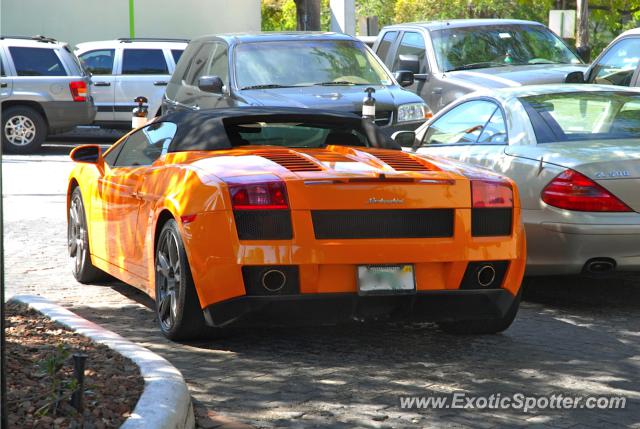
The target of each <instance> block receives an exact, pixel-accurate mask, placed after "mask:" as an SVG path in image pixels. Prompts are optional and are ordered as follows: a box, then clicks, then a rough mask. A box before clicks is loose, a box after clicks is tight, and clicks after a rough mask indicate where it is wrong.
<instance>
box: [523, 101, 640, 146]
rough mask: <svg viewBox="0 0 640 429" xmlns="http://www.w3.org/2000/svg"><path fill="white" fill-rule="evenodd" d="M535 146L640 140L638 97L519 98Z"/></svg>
mask: <svg viewBox="0 0 640 429" xmlns="http://www.w3.org/2000/svg"><path fill="white" fill-rule="evenodd" d="M520 101H521V102H522V103H523V105H524V106H525V109H526V110H527V113H528V115H529V118H530V119H531V123H532V125H533V128H534V131H535V133H536V138H537V140H538V143H552V142H562V141H572V140H595V139H618V138H620V139H622V138H640V94H633V93H624V92H613V91H598V92H570V93H562V94H544V95H534V96H528V97H521V98H520Z"/></svg>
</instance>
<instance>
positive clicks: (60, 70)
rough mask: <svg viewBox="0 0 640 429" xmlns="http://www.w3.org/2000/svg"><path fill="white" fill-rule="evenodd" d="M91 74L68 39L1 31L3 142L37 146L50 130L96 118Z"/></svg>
mask: <svg viewBox="0 0 640 429" xmlns="http://www.w3.org/2000/svg"><path fill="white" fill-rule="evenodd" d="M90 83H91V81H90V79H89V75H88V73H86V72H85V71H84V70H83V69H82V67H81V65H80V63H79V62H78V59H77V58H76V57H75V56H74V55H73V53H72V52H71V51H70V50H69V47H68V46H67V44H65V43H63V42H58V41H56V40H54V39H50V38H46V37H42V36H36V37H18V36H15V37H14V36H2V37H0V103H1V105H2V148H3V149H4V150H6V151H7V152H12V153H21V154H25V153H33V152H36V151H37V150H38V149H39V148H40V146H42V143H43V142H44V140H45V138H46V137H47V135H51V134H56V133H60V132H64V131H67V130H69V129H71V128H73V127H75V126H76V125H85V124H89V123H91V122H92V121H93V118H94V116H95V114H96V110H95V106H94V104H93V100H92V98H91V88H90Z"/></svg>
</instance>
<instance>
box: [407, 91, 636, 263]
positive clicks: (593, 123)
mask: <svg viewBox="0 0 640 429" xmlns="http://www.w3.org/2000/svg"><path fill="white" fill-rule="evenodd" d="M395 137H396V140H398V141H399V142H400V143H401V144H402V143H403V142H406V143H407V144H409V145H411V144H412V145H413V147H412V148H410V149H406V150H412V151H415V152H417V153H418V154H420V155H437V156H440V157H445V158H450V159H453V160H458V161H463V162H466V163H470V164H473V165H476V166H479V167H483V168H487V169H490V170H493V171H495V172H498V173H500V174H504V175H506V176H509V177H510V178H512V179H513V180H514V181H515V182H516V183H517V185H518V187H519V188H520V196H521V203H522V209H523V210H522V214H523V222H524V223H525V228H526V232H527V244H528V260H527V274H530V275H547V274H578V273H585V272H587V273H599V274H607V273H613V272H615V271H640V91H637V90H632V89H628V88H621V87H613V86H603V85H541V86H527V87H518V88H505V89H497V90H492V91H491V92H486V93H481V92H480V93H479V92H476V93H473V94H469V95H467V96H465V97H463V98H461V99H460V100H458V101H456V102H454V103H452V104H451V105H449V106H448V107H447V108H445V109H444V110H442V111H441V112H439V113H438V114H437V115H436V116H435V117H434V118H432V119H431V120H430V121H429V122H427V123H425V124H424V125H422V126H421V127H420V128H418V130H416V135H415V139H414V136H413V134H411V133H408V132H402V133H398V134H397V135H396V136H395Z"/></svg>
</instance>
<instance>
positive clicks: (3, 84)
mask: <svg viewBox="0 0 640 429" xmlns="http://www.w3.org/2000/svg"><path fill="white" fill-rule="evenodd" d="M7 86H9V84H8V83H6V82H1V83H0V88H6V87H7Z"/></svg>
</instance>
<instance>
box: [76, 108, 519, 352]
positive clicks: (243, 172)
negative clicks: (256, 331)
mask: <svg viewBox="0 0 640 429" xmlns="http://www.w3.org/2000/svg"><path fill="white" fill-rule="evenodd" d="M399 149H400V148H399V146H396V145H395V144H393V142H392V141H391V140H389V139H387V138H385V137H383V136H381V135H380V130H379V129H378V127H376V126H374V125H373V124H371V122H369V121H367V120H362V119H361V118H360V117H358V116H356V115H352V114H344V113H335V112H328V111H320V110H315V109H301V108H274V107H242V108H230V109H216V110H202V111H200V112H178V113H171V114H167V115H164V116H162V117H160V118H156V119H154V120H153V121H152V122H151V123H150V124H148V125H146V126H144V127H142V128H139V129H136V130H134V131H132V132H130V133H129V134H128V135H126V136H125V137H123V138H122V139H121V140H119V141H118V142H117V143H115V144H114V145H113V146H112V147H111V148H110V149H109V150H108V151H107V152H106V153H104V154H102V153H101V149H100V147H99V146H98V145H88V146H81V147H78V148H76V149H75V150H74V151H73V152H72V153H71V157H72V159H73V160H74V161H76V165H75V167H74V170H73V171H72V173H71V176H70V182H69V188H68V189H69V199H68V201H69V205H68V209H69V218H68V221H69V252H70V256H71V257H72V258H73V260H74V264H73V267H74V269H73V273H74V275H75V277H76V278H77V279H78V280H79V281H80V282H83V283H86V282H91V281H94V280H95V279H96V278H97V276H99V275H100V274H101V273H102V271H104V272H107V273H109V274H111V275H113V276H115V277H117V278H118V279H120V280H122V281H124V282H126V283H130V284H132V285H134V286H136V287H138V288H140V289H142V290H143V291H145V292H146V293H148V294H149V295H151V296H152V297H155V300H156V312H157V318H158V320H159V324H160V329H161V330H162V332H163V333H164V335H166V336H167V337H169V338H171V339H174V340H178V339H186V338H191V337H194V336H198V335H202V334H203V333H204V331H205V326H206V325H208V326H209V328H212V329H213V330H214V332H213V333H214V334H215V333H220V332H221V331H222V330H223V329H224V328H225V327H226V326H229V325H233V324H242V323H245V324H260V326H262V323H267V324H274V323H276V324H287V325H289V324H291V323H295V322H299V321H302V322H307V323H309V322H314V321H315V322H320V323H331V322H336V321H343V320H345V321H346V320H350V319H352V318H355V319H358V320H361V319H380V318H388V317H389V318H391V317H395V318H398V317H399V318H413V319H418V320H435V321H438V322H439V323H440V326H441V327H442V328H443V329H444V330H447V331H452V332H456V333H457V332H465V333H495V332H499V331H502V330H504V329H507V328H508V327H509V325H510V324H511V322H512V321H513V319H514V317H515V315H516V312H517V309H518V303H519V297H520V292H519V291H520V284H521V280H522V276H523V272H524V264H525V251H526V249H525V241H524V231H523V229H522V224H521V222H520V204H519V200H518V192H517V189H516V188H515V187H514V186H513V184H512V182H511V181H510V180H508V179H505V178H503V177H500V176H498V175H495V174H491V173H485V174H481V173H479V172H478V171H477V170H474V169H473V168H471V167H462V166H452V165H451V164H450V163H447V162H443V163H441V162H439V161H438V160H437V159H436V158H433V159H431V160H429V161H425V160H424V159H421V158H420V157H417V156H415V155H411V154H408V153H405V152H402V151H401V150H399ZM470 191H473V195H474V199H473V201H472V200H471V192H470Z"/></svg>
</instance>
